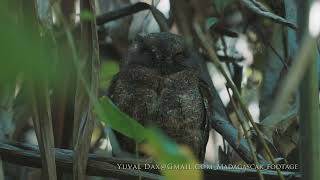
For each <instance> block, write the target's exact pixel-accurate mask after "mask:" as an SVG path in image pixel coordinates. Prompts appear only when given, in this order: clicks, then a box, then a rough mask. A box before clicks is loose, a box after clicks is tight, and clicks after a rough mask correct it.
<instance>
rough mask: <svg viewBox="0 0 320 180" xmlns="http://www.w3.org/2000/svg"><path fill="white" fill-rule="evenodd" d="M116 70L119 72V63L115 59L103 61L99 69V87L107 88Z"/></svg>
mask: <svg viewBox="0 0 320 180" xmlns="http://www.w3.org/2000/svg"><path fill="white" fill-rule="evenodd" d="M117 72H119V65H118V63H116V62H115V61H111V60H107V61H106V62H105V63H103V64H102V65H101V70H100V88H101V89H107V88H108V86H109V84H110V82H111V80H112V77H113V76H114V75H115V74H116V73H117Z"/></svg>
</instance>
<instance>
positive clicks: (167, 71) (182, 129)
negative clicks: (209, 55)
mask: <svg viewBox="0 0 320 180" xmlns="http://www.w3.org/2000/svg"><path fill="white" fill-rule="evenodd" d="M198 60H199V59H198V56H197V55H196V54H195V53H192V51H191V50H190V49H188V48H187V46H186V44H185V42H184V40H183V38H182V37H180V36H178V35H174V34H170V33H154V34H149V35H146V36H139V37H138V38H137V39H136V41H135V42H134V43H133V44H132V46H131V47H130V49H129V52H128V56H127V58H125V60H124V61H123V62H122V65H121V69H120V72H119V73H118V74H117V75H116V76H115V77H114V80H113V82H112V84H111V86H110V88H109V92H108V95H109V97H110V98H111V100H112V101H113V102H114V103H115V104H116V105H117V106H118V107H119V108H120V110H122V111H123V112H126V113H127V114H129V115H130V116H132V117H133V118H135V119H137V121H138V122H139V123H141V124H143V125H153V126H157V127H159V128H161V129H162V130H163V131H164V132H165V133H166V134H167V135H168V136H169V137H171V138H172V139H173V140H175V141H176V142H177V143H179V144H185V145H188V146H189V147H190V148H191V149H192V150H193V152H194V153H195V155H196V156H197V157H198V158H199V160H200V161H203V159H204V155H205V149H206V144H207V141H208V134H209V116H211V113H210V111H209V109H211V107H209V106H210V104H211V103H210V100H209V99H210V90H209V88H208V83H207V82H208V81H206V80H204V79H203V78H202V75H201V73H202V72H201V71H202V68H201V66H200V65H199V62H198ZM117 138H118V140H119V143H120V145H121V146H122V148H123V149H124V150H126V151H129V152H134V150H135V144H134V142H133V141H132V140H130V139H128V138H126V137H124V136H122V135H117Z"/></svg>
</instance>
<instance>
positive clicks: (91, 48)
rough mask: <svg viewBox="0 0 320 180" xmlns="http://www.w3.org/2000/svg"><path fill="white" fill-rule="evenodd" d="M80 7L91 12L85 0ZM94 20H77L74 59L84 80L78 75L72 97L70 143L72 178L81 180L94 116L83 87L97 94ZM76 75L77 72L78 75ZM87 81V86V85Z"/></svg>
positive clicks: (85, 164) (90, 3) (97, 62)
mask: <svg viewBox="0 0 320 180" xmlns="http://www.w3.org/2000/svg"><path fill="white" fill-rule="evenodd" d="M80 8H81V9H86V10H90V11H91V12H93V14H95V13H94V12H95V11H94V4H92V2H90V1H88V0H82V1H80ZM96 32H97V31H96V25H95V21H92V22H86V21H84V22H81V37H80V38H81V45H80V49H81V51H80V52H81V53H83V54H81V57H83V58H82V59H79V60H78V63H79V64H80V66H77V67H80V68H81V69H79V71H81V72H83V74H84V76H85V77H84V78H85V79H87V81H86V82H88V83H83V81H81V77H78V82H77V89H76V99H75V113H74V117H75V118H74V122H75V123H74V126H73V143H74V150H75V154H76V156H74V164H73V179H74V180H84V179H85V174H86V167H87V159H88V152H89V148H90V141H91V136H92V132H93V128H94V122H95V121H94V115H93V111H92V109H93V104H92V101H90V99H89V98H90V97H89V94H88V93H87V91H86V89H87V88H89V87H85V86H90V88H89V89H91V93H93V95H94V96H97V93H98V85H99V84H98V82H99V81H98V73H97V72H98V69H97V68H98V67H99V55H98V52H99V50H98V45H97V43H98V40H97V34H96ZM81 65H83V66H81ZM78 76H79V74H78ZM88 84H90V85H88Z"/></svg>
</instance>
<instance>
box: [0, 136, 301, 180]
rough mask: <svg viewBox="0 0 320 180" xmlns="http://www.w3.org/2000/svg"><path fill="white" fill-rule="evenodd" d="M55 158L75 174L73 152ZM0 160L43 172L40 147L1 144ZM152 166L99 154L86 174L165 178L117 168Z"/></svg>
mask: <svg viewBox="0 0 320 180" xmlns="http://www.w3.org/2000/svg"><path fill="white" fill-rule="evenodd" d="M55 155H56V164H57V168H58V169H59V170H61V171H64V172H72V165H73V162H72V161H73V155H74V153H73V151H72V150H66V149H55ZM0 156H2V159H3V161H7V162H10V163H14V164H18V165H22V166H29V167H35V168H41V156H40V152H39V149H38V146H34V145H28V144H21V143H3V142H0ZM151 163H152V162H151V161H143V160H134V159H123V158H110V157H102V156H98V155H96V154H89V156H88V164H87V172H86V173H87V175H90V176H104V177H114V178H119V179H138V178H139V176H141V177H142V179H163V176H160V175H158V174H155V173H159V172H153V173H151V172H146V171H151V170H150V169H145V170H146V171H139V170H134V169H120V168H118V165H120V164H122V165H124V164H127V165H128V164H131V165H137V164H140V167H145V166H144V165H145V164H149V165H150V164H151ZM261 173H262V174H263V175H264V176H265V179H266V180H275V179H279V177H278V176H277V173H276V172H275V171H271V170H261ZM282 173H283V175H284V177H285V178H287V179H290V180H300V179H301V176H300V174H298V173H294V172H282ZM204 174H205V176H204V177H205V179H222V178H223V179H224V178H226V179H229V178H232V179H233V178H234V179H237V180H244V179H252V180H254V179H257V180H258V179H259V177H258V176H257V172H256V170H254V169H242V170H237V169H205V170H204Z"/></svg>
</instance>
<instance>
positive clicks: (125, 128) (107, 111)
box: [95, 97, 145, 143]
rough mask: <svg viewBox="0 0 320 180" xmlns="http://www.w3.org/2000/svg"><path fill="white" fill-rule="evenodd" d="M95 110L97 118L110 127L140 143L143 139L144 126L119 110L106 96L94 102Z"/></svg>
mask: <svg viewBox="0 0 320 180" xmlns="http://www.w3.org/2000/svg"><path fill="white" fill-rule="evenodd" d="M95 112H96V114H97V115H98V117H99V119H100V120H101V121H103V122H105V123H107V124H108V125H109V126H111V128H112V129H114V130H116V131H118V132H120V133H122V134H124V135H126V136H128V137H130V138H132V139H134V140H135V141H136V142H138V143H140V142H142V141H143V140H144V139H145V128H144V127H143V126H142V125H141V124H139V123H138V122H137V121H136V120H134V119H133V118H131V117H130V116H128V115H127V114H125V113H123V112H122V111H120V110H119V109H118V108H117V107H116V106H115V105H114V104H113V103H112V101H111V100H110V99H109V98H108V97H102V98H101V99H100V103H98V104H96V106H95Z"/></svg>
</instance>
